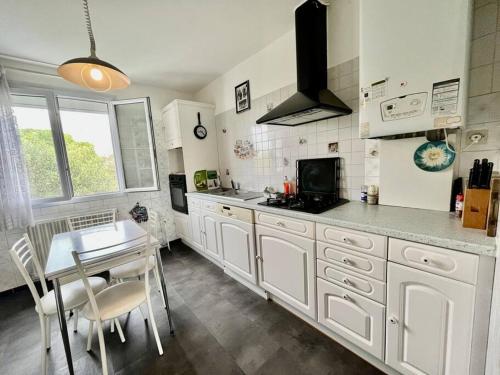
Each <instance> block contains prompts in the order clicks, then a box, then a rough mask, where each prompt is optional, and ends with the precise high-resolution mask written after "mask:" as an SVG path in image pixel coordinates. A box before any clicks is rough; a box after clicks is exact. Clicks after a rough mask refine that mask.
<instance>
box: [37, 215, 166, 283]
mask: <svg viewBox="0 0 500 375" xmlns="http://www.w3.org/2000/svg"><path fill="white" fill-rule="evenodd" d="M145 235H146V231H145V230H144V229H142V228H141V227H140V226H139V225H138V224H137V223H135V222H134V221H132V220H123V221H117V222H115V223H110V224H104V225H98V226H95V227H91V228H87V229H82V230H77V231H73V232H66V233H59V234H56V235H55V236H54V237H53V238H52V244H51V246H50V252H49V257H48V259H47V265H46V267H45V276H46V277H47V278H48V279H49V280H53V279H57V278H59V277H62V276H66V275H68V274H71V273H74V272H76V265H75V261H74V260H73V256H72V254H71V253H72V252H73V251H77V252H85V251H89V250H97V249H101V250H99V251H96V252H92V253H91V254H88V256H89V259H88V262H94V261H95V262H97V263H100V262H101V263H102V262H105V261H109V260H110V259H113V258H115V257H120V256H124V255H126V254H127V253H128V252H133V251H134V250H136V249H137V248H138V247H140V246H142V245H144V244H145V237H144V236H145ZM158 244H159V242H158V240H157V239H156V238H154V237H151V245H152V246H157V245H158ZM83 259H84V260H85V258H83Z"/></svg>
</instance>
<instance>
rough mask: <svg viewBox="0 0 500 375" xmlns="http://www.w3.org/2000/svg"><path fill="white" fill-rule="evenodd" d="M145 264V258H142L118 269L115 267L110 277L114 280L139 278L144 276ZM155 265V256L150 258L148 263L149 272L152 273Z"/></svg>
mask: <svg viewBox="0 0 500 375" xmlns="http://www.w3.org/2000/svg"><path fill="white" fill-rule="evenodd" d="M144 262H145V260H144V258H141V259H137V260H134V261H132V262H128V263H125V264H122V265H120V266H117V267H113V268H111V269H110V270H109V275H110V276H111V278H113V279H127V278H130V277H138V276H141V275H144V268H145V267H144V266H145V264H144ZM154 265H155V258H154V256H151V257H149V261H148V271H150V270H151V269H152V268H153V267H154Z"/></svg>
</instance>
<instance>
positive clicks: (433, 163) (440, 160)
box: [413, 141, 455, 172]
mask: <svg viewBox="0 0 500 375" xmlns="http://www.w3.org/2000/svg"><path fill="white" fill-rule="evenodd" d="M450 148H451V149H452V150H453V151H450V150H448V147H446V143H445V142H443V141H433V142H427V143H424V144H423V145H421V146H420V147H419V148H417V150H416V151H415V154H413V161H414V162H415V165H416V166H417V167H419V168H420V169H422V170H424V171H427V172H439V171H442V170H444V169H446V168H448V167H449V166H450V165H452V164H453V162H454V161H455V152H454V151H455V150H454V148H453V147H452V146H450Z"/></svg>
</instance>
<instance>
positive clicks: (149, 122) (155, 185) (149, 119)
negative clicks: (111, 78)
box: [109, 97, 160, 193]
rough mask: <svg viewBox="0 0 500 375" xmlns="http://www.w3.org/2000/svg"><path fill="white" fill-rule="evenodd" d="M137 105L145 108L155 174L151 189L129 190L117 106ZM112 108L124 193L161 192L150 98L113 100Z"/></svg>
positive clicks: (150, 152) (111, 115) (152, 165)
mask: <svg viewBox="0 0 500 375" xmlns="http://www.w3.org/2000/svg"><path fill="white" fill-rule="evenodd" d="M136 103H143V106H144V113H145V114H146V128H147V132H148V143H149V155H150V158H151V168H152V172H153V186H151V187H141V188H127V186H126V181H125V172H124V171H123V160H122V154H121V147H120V136H119V132H120V131H119V128H118V122H117V119H116V106H118V105H123V104H136ZM109 104H110V106H111V107H112V110H111V111H110V118H111V117H112V118H113V120H112V122H113V123H114V124H115V130H116V135H113V138H114V137H115V136H116V141H117V144H118V148H119V153H118V154H119V155H120V156H119V158H120V163H119V164H120V166H121V168H122V169H121V177H122V183H123V191H124V192H126V193H133V192H145V191H158V190H160V176H159V174H158V162H157V160H158V159H157V155H156V142H155V135H154V128H153V116H152V113H151V103H150V99H149V97H145V98H135V99H123V100H113V101H111V102H110V103H109Z"/></svg>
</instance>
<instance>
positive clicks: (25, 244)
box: [10, 234, 107, 374]
mask: <svg viewBox="0 0 500 375" xmlns="http://www.w3.org/2000/svg"><path fill="white" fill-rule="evenodd" d="M10 256H11V257H12V260H13V261H14V264H15V265H16V266H17V268H18V269H19V272H20V273H21V275H22V276H23V278H24V281H25V282H26V284H27V285H28V288H29V290H30V292H31V295H32V296H33V299H34V300H35V310H36V312H37V313H38V318H39V320H40V332H41V343H42V346H41V351H42V361H41V366H42V372H41V373H42V374H46V372H47V359H46V355H47V353H46V352H47V349H49V348H50V317H51V316H52V315H55V314H57V306H56V298H55V295H54V291H53V290H51V291H49V290H48V288H47V283H46V282H45V277H44V273H43V270H42V267H41V265H40V261H39V260H38V257H37V255H36V252H35V251H34V248H33V244H32V243H31V241H30V239H29V237H28V235H27V234H24V235H23V237H22V238H21V239H20V240H19V241H17V242H16V243H15V244H14V245H13V246H12V248H11V249H10ZM30 265H31V266H32V267H33V271H34V273H35V274H36V276H37V277H38V279H39V281H40V284H41V286H42V292H43V296H40V294H39V293H38V290H37V288H36V286H35V283H34V280H33V278H32V276H31V274H30V272H29V267H30ZM87 283H88V286H89V288H91V289H92V290H93V291H95V292H96V293H98V292H100V291H101V290H103V289H104V288H106V286H107V282H106V280H105V279H103V278H102V277H90V278H88V280H87ZM61 295H62V299H63V304H64V309H65V311H68V310H74V311H75V315H74V317H73V319H74V325H75V328H74V329H75V330H76V324H77V321H78V310H79V309H81V307H82V306H83V305H84V304H85V303H86V302H87V301H88V297H87V292H86V289H85V286H84V284H83V282H82V281H81V280H76V281H72V282H69V283H67V284H64V285H62V286H61Z"/></svg>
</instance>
